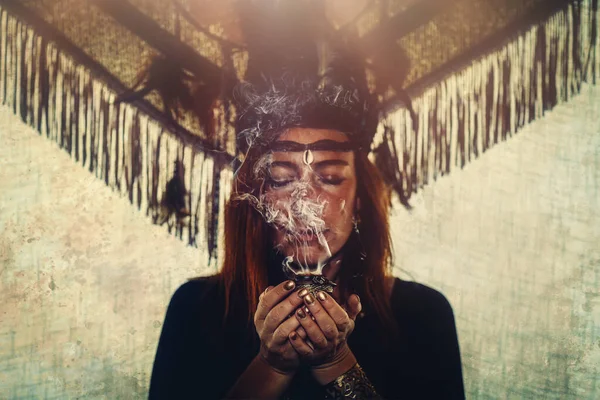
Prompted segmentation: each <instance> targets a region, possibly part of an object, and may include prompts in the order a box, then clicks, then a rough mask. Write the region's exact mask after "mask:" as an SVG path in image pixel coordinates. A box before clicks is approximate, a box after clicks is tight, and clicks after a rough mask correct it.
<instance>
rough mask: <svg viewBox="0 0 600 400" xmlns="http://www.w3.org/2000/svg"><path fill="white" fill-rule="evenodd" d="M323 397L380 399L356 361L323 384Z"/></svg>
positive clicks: (333, 398) (332, 399)
mask: <svg viewBox="0 0 600 400" xmlns="http://www.w3.org/2000/svg"><path fill="white" fill-rule="evenodd" d="M324 389H325V399H327V400H330V399H331V400H338V399H356V400H362V399H381V397H380V396H379V395H378V394H377V392H376V391H375V388H374V387H373V384H372V383H371V381H369V378H367V375H365V372H364V371H363V370H362V368H361V367H360V365H358V363H356V364H354V367H352V368H350V370H349V371H347V372H345V373H343V374H342V375H340V376H338V377H337V378H335V379H334V380H333V381H332V382H330V383H328V384H327V385H325V386H324Z"/></svg>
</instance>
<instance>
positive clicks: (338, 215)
mask: <svg viewBox="0 0 600 400" xmlns="http://www.w3.org/2000/svg"><path fill="white" fill-rule="evenodd" d="M355 202H356V188H355V186H354V185H352V186H350V187H349V188H347V189H346V190H344V191H340V192H338V193H330V194H329V195H328V196H327V207H326V209H325V220H326V221H327V222H328V223H329V225H331V226H332V227H333V226H335V227H336V230H337V231H341V232H340V233H343V232H345V231H350V230H351V229H352V217H353V216H354V205H355Z"/></svg>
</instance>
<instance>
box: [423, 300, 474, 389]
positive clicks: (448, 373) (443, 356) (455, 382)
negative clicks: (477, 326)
mask: <svg viewBox="0 0 600 400" xmlns="http://www.w3.org/2000/svg"><path fill="white" fill-rule="evenodd" d="M429 290H430V295H429V296H430V299H429V301H428V302H427V303H428V305H429V307H430V312H431V314H430V317H429V326H430V329H431V330H430V337H429V340H428V342H429V343H430V345H431V347H430V348H429V357H430V362H429V363H428V364H429V367H430V368H431V375H430V379H429V381H430V383H431V385H430V386H429V388H428V391H429V392H430V393H429V395H428V396H427V397H426V398H436V399H464V398H465V392H464V385H463V376H462V364H461V358H460V348H459V344H458V335H457V332H456V324H455V320H454V313H453V311H452V306H451V305H450V303H449V302H448V300H447V299H446V297H444V295H442V294H441V293H439V292H437V291H435V290H433V289H429Z"/></svg>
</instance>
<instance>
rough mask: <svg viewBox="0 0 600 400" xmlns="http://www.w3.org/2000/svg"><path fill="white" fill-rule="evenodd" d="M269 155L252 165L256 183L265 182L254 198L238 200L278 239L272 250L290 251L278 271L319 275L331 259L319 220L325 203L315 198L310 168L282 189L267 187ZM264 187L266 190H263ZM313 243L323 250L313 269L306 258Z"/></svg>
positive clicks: (239, 196) (307, 166)
mask: <svg viewBox="0 0 600 400" xmlns="http://www.w3.org/2000/svg"><path fill="white" fill-rule="evenodd" d="M271 163H272V154H265V155H264V156H263V157H261V158H260V159H259V160H258V161H257V162H256V163H255V165H254V168H253V173H254V175H255V178H256V179H257V180H258V181H262V182H267V183H266V184H263V189H262V190H261V191H260V194H259V195H258V196H255V195H253V194H250V193H244V194H240V195H238V196H237V199H238V200H244V201H248V202H250V204H251V205H252V206H253V207H254V208H255V209H256V211H258V212H259V213H260V214H261V215H262V216H263V218H264V219H265V221H266V222H267V223H268V224H269V225H271V226H273V227H274V228H275V229H277V230H278V231H279V232H280V233H282V235H280V236H281V237H282V238H283V239H282V240H281V243H276V248H279V249H283V248H288V249H289V248H290V247H292V248H294V254H293V255H288V256H287V257H286V259H285V260H284V262H283V265H282V267H283V268H284V270H286V271H288V272H292V273H294V274H322V271H323V267H324V266H325V265H326V263H327V260H329V259H330V258H331V256H332V254H331V249H330V248H329V244H328V243H327V240H326V238H325V232H326V230H327V226H326V223H325V220H324V219H323V215H324V211H325V208H326V206H327V204H328V202H327V201H326V200H323V199H321V198H319V197H316V198H315V192H314V188H313V186H312V185H313V184H312V183H311V175H312V174H313V173H314V172H313V171H312V168H310V165H306V169H307V170H306V171H305V173H304V174H302V176H301V177H300V179H292V180H290V181H289V182H286V183H285V184H284V185H283V186H282V187H276V188H274V187H269V170H270V165H271ZM265 185H266V188H265ZM315 240H316V241H317V242H318V244H319V245H320V247H321V248H322V249H323V250H324V256H322V257H320V259H319V260H318V261H317V263H316V265H315V264H314V262H312V263H311V260H309V259H308V258H307V254H308V252H309V251H308V250H309V247H310V244H311V243H312V244H313V245H314V241H315Z"/></svg>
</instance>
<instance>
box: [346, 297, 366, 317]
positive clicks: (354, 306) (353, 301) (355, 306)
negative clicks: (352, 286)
mask: <svg viewBox="0 0 600 400" xmlns="http://www.w3.org/2000/svg"><path fill="white" fill-rule="evenodd" d="M346 305H347V306H346V309H347V310H348V316H349V317H350V319H352V320H355V319H356V316H357V315H358V314H359V313H360V312H361V311H362V304H361V302H360V297H358V295H357V294H353V295H351V296H350V297H348V300H347V301H346Z"/></svg>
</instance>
